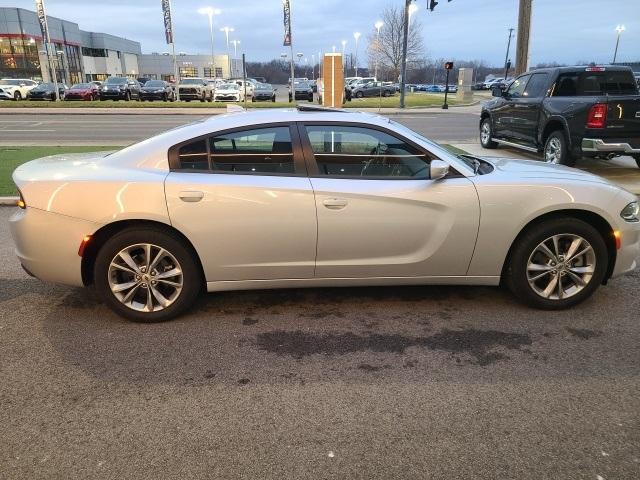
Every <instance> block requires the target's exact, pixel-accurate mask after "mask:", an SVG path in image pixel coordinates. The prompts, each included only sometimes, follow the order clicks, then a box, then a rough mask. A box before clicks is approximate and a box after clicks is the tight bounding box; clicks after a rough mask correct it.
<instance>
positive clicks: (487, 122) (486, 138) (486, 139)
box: [480, 117, 498, 148]
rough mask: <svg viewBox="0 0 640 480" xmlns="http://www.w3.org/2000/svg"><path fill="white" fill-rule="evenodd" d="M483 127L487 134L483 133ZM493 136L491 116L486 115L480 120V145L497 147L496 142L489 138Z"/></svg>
mask: <svg viewBox="0 0 640 480" xmlns="http://www.w3.org/2000/svg"><path fill="white" fill-rule="evenodd" d="M483 129H486V130H487V134H484V135H483ZM492 137H493V126H492V125H491V118H489V117H486V118H484V119H483V120H482V121H481V122H480V145H482V148H497V147H498V144H497V143H496V142H494V141H493V140H491V138H492Z"/></svg>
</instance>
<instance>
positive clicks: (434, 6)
mask: <svg viewBox="0 0 640 480" xmlns="http://www.w3.org/2000/svg"><path fill="white" fill-rule="evenodd" d="M436 5H438V2H437V0H431V1H430V2H429V10H431V11H432V12H433V9H434V8H436Z"/></svg>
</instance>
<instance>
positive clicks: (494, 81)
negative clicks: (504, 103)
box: [484, 77, 504, 90]
mask: <svg viewBox="0 0 640 480" xmlns="http://www.w3.org/2000/svg"><path fill="white" fill-rule="evenodd" d="M503 80H504V77H500V78H492V79H491V80H487V81H486V82H484V88H485V89H487V90H491V87H493V85H495V84H498V83H500V82H502V81H503Z"/></svg>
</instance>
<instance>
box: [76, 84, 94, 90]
mask: <svg viewBox="0 0 640 480" xmlns="http://www.w3.org/2000/svg"><path fill="white" fill-rule="evenodd" d="M92 86H93V85H91V84H90V83H76V84H75V85H73V86H72V87H71V90H85V89H87V88H91V87H92Z"/></svg>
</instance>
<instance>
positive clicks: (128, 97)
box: [124, 92, 131, 102]
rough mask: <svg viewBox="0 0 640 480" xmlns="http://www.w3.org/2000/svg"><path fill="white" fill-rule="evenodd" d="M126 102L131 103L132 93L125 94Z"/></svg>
mask: <svg viewBox="0 0 640 480" xmlns="http://www.w3.org/2000/svg"><path fill="white" fill-rule="evenodd" d="M124 101H125V102H129V101H131V93H130V92H126V93H125V94H124Z"/></svg>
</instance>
